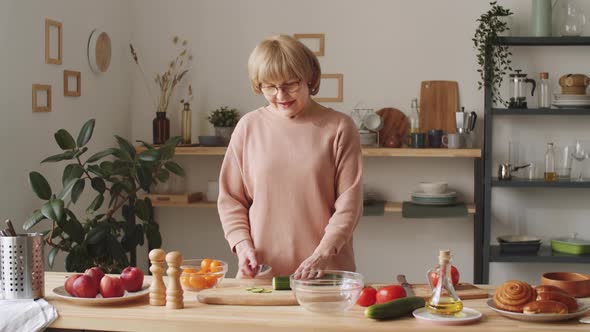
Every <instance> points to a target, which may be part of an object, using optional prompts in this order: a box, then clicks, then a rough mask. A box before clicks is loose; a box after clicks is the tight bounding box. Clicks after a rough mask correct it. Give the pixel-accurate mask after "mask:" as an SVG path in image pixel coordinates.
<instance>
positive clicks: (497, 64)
mask: <svg viewBox="0 0 590 332" xmlns="http://www.w3.org/2000/svg"><path fill="white" fill-rule="evenodd" d="M490 6H491V8H490V10H488V11H487V12H486V13H484V14H482V15H481V16H480V17H479V18H478V19H477V22H479V25H478V27H477V29H476V30H475V35H474V37H473V39H472V40H473V44H474V46H475V49H476V50H477V64H478V65H479V67H480V68H479V69H478V70H477V71H478V72H479V75H480V81H479V82H478V88H479V89H480V90H481V89H482V88H483V87H486V88H488V89H491V91H492V102H493V103H501V104H504V105H505V104H506V102H505V101H504V100H503V99H502V98H501V96H500V91H499V89H500V87H501V86H502V82H503V80H504V76H505V75H506V72H507V71H512V67H511V66H510V65H511V63H512V61H511V59H510V57H511V56H512V53H511V52H510V50H509V49H508V46H505V45H498V43H497V41H498V37H499V35H501V34H502V33H504V32H507V31H509V30H510V27H509V26H508V23H507V22H506V19H507V17H509V16H510V15H512V14H513V13H512V12H511V11H510V9H505V8H504V7H502V6H500V5H498V4H497V1H493V2H490Z"/></svg>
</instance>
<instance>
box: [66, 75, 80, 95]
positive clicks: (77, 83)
mask: <svg viewBox="0 0 590 332" xmlns="http://www.w3.org/2000/svg"><path fill="white" fill-rule="evenodd" d="M71 79H73V80H75V82H74V84H70V80H71ZM74 87H75V90H74V89H73V88H74ZM81 95H82V80H81V74H80V72H79V71H74V70H64V96H66V97H80V96H81Z"/></svg>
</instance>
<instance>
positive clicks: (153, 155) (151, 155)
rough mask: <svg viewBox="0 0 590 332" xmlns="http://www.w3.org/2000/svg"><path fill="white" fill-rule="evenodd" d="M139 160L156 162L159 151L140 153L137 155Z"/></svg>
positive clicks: (158, 157)
mask: <svg viewBox="0 0 590 332" xmlns="http://www.w3.org/2000/svg"><path fill="white" fill-rule="evenodd" d="M138 157H139V160H141V161H157V160H159V159H160V151H158V150H145V151H142V152H141V153H140V154H139V155H138Z"/></svg>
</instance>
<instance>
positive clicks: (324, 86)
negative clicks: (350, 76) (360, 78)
mask: <svg viewBox="0 0 590 332" xmlns="http://www.w3.org/2000/svg"><path fill="white" fill-rule="evenodd" d="M313 99H314V100H315V101H318V102H329V103H341V102H342V101H343V100H344V74H322V75H321V76H320V91H319V92H318V94H317V95H315V96H314V97H313Z"/></svg>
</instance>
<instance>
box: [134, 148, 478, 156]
mask: <svg viewBox="0 0 590 332" xmlns="http://www.w3.org/2000/svg"><path fill="white" fill-rule="evenodd" d="M226 149H227V148H225V147H206V146H191V147H177V148H176V155H178V156H223V155H225V151H226ZM136 150H137V151H138V152H141V151H143V150H145V148H144V147H143V146H140V147H136ZM363 156H364V157H429V158H481V150H480V149H407V148H405V149H404V148H402V149H392V148H363Z"/></svg>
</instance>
